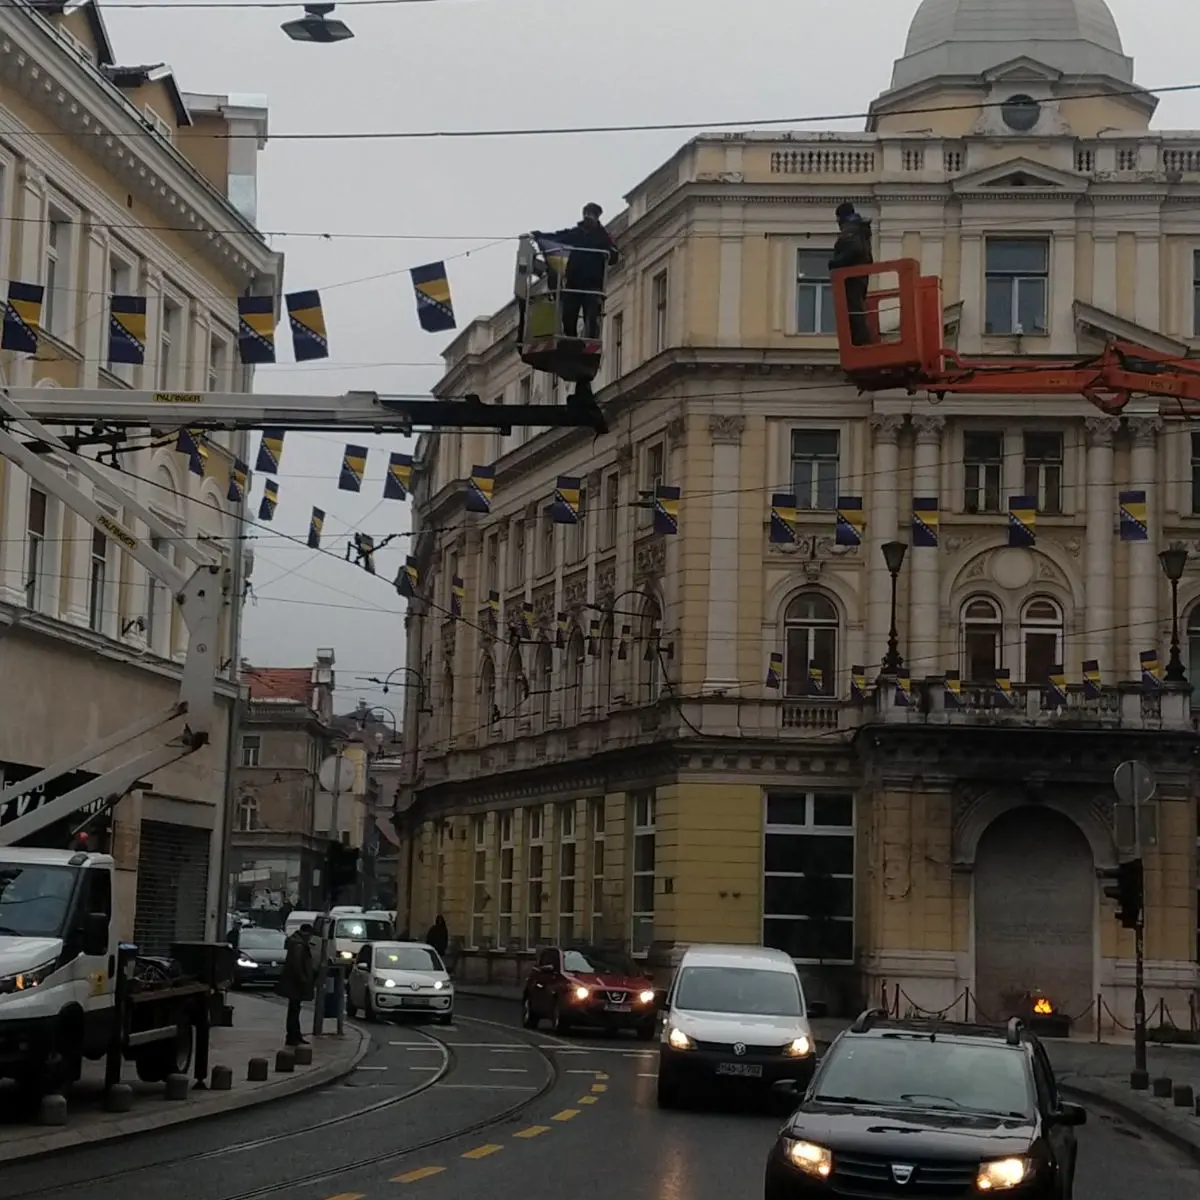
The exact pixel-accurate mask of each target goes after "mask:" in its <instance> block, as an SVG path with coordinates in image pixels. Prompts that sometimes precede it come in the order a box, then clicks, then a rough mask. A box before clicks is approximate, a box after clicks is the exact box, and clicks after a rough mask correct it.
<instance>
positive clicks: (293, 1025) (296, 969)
mask: <svg viewBox="0 0 1200 1200" xmlns="http://www.w3.org/2000/svg"><path fill="white" fill-rule="evenodd" d="M312 932H313V927H312V926H311V925H309V924H307V923H306V924H304V925H301V926H300V928H299V929H297V930H296V932H295V933H293V934H292V935H291V937H289V938H288V939H287V941H286V942H285V943H284V949H285V951H286V953H285V956H284V960H283V970H282V971H281V972H280V973H279V994H280V995H281V996H282V997H283V998H284V999H285V1000H286V1001H287V1002H288V1005H287V1044H288V1045H289V1046H306V1045H308V1043H307V1042H306V1041H305V1040H304V1035H303V1034H302V1033H301V1032H300V1006H301V1005H302V1004H303V1003H304V1002H305V1001H306V1000H311V999H312V998H313V989H314V987H315V986H316V981H317V964H316V963H315V962H313V952H312Z"/></svg>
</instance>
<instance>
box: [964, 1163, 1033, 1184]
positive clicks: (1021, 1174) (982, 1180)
mask: <svg viewBox="0 0 1200 1200" xmlns="http://www.w3.org/2000/svg"><path fill="white" fill-rule="evenodd" d="M1028 1175H1029V1159H1027V1158H997V1159H993V1160H992V1161H991V1162H985V1163H980V1164H979V1174H978V1175H977V1176H976V1178H975V1186H976V1188H978V1189H979V1191H981V1192H1003V1191H1006V1190H1007V1189H1008V1188H1014V1187H1016V1186H1017V1185H1018V1184H1021V1183H1024V1182H1025V1179H1026V1177H1027V1176H1028Z"/></svg>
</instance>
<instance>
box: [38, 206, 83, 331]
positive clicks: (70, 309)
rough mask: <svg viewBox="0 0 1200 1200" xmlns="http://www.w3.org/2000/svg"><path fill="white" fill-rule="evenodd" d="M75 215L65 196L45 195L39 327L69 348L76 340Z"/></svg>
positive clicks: (76, 238) (76, 230)
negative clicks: (42, 285) (40, 325)
mask: <svg viewBox="0 0 1200 1200" xmlns="http://www.w3.org/2000/svg"><path fill="white" fill-rule="evenodd" d="M79 215H80V214H79V209H78V208H77V207H76V206H75V205H73V204H71V202H70V201H69V200H67V199H66V197H65V196H63V195H61V194H59V193H58V192H57V191H54V192H51V193H50V194H49V195H48V197H47V200H46V235H45V250H44V252H43V255H42V272H43V278H44V282H45V288H46V291H45V295H44V296H43V298H42V322H41V324H42V328H43V329H44V330H45V331H46V332H47V333H49V334H51V335H52V336H53V337H56V338H58V339H59V340H60V341H63V342H66V343H68V344H69V345H72V346H73V345H75V344H76V342H77V341H78V340H79V330H78V328H76V325H77V322H76V319H75V314H76V312H77V311H78V305H77V304H76V303H75V301H76V296H77V293H76V288H75V282H76V277H77V275H78V271H77V270H76V266H77V264H78V261H79V259H78V240H79ZM52 242H53V243H54V244H53V245H52V244H51V243H52ZM52 264H53V271H51V265H52ZM51 275H53V278H51Z"/></svg>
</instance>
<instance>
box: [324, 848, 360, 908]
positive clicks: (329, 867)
mask: <svg viewBox="0 0 1200 1200" xmlns="http://www.w3.org/2000/svg"><path fill="white" fill-rule="evenodd" d="M325 878H326V880H327V881H328V888H329V894H330V895H331V896H336V895H337V894H338V892H340V891H341V890H342V888H348V887H353V886H354V885H355V884H356V883H357V882H358V851H357V850H356V849H355V848H354V847H353V846H344V845H343V844H342V843H341V842H330V843H329V849H328V851H327V852H326V855H325Z"/></svg>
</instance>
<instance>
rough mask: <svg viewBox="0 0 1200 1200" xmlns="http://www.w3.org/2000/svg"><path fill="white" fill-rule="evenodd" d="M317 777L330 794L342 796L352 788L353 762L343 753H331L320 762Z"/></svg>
mask: <svg viewBox="0 0 1200 1200" xmlns="http://www.w3.org/2000/svg"><path fill="white" fill-rule="evenodd" d="M317 779H318V780H320V783H321V787H322V788H324V789H325V791H327V792H328V793H329V794H330V795H331V796H344V795H345V794H346V793H347V792H352V791H353V790H354V763H353V762H351V761H350V759H348V758H347V757H346V756H345V755H344V754H331V755H329V757H328V758H326V759H325V761H324V762H322V763H321V769H320V770H319V771H318V772H317Z"/></svg>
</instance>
